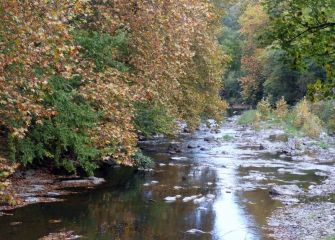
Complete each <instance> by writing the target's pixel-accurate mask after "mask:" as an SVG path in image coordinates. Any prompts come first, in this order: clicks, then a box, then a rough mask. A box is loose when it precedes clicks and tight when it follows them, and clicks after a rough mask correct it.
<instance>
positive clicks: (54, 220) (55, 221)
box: [48, 219, 62, 223]
mask: <svg viewBox="0 0 335 240" xmlns="http://www.w3.org/2000/svg"><path fill="white" fill-rule="evenodd" d="M48 222H49V223H61V222H62V220H60V219H50V220H49V221H48Z"/></svg>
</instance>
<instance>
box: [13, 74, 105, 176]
mask: <svg viewBox="0 0 335 240" xmlns="http://www.w3.org/2000/svg"><path fill="white" fill-rule="evenodd" d="M50 84H51V85H52V88H51V91H50V93H49V94H48V95H47V96H46V97H45V100H44V101H45V105H46V106H49V107H52V108H53V109H55V111H57V112H58V114H57V115H56V116H55V117H53V118H50V119H46V120H44V121H43V122H33V125H32V126H31V130H30V131H29V132H28V133H27V134H26V136H25V138H23V139H16V140H15V148H14V150H15V159H13V160H16V161H19V162H22V163H23V164H24V165H27V164H31V163H33V161H46V160H48V161H49V162H48V164H46V165H49V166H50V165H51V166H56V167H63V168H65V169H66V170H68V171H69V172H75V171H76V168H77V167H81V168H83V169H84V170H85V172H86V173H87V174H90V175H92V174H93V170H94V169H95V168H96V164H95V163H94V161H95V160H96V158H97V157H98V154H99V152H98V150H97V149H95V148H94V147H93V145H92V142H91V140H90V138H89V136H88V130H89V129H92V128H94V127H95V124H96V123H97V121H98V114H97V113H96V112H94V110H93V109H92V108H91V107H90V106H89V105H87V103H85V102H82V99H80V98H76V95H75V92H74V90H73V87H72V86H71V85H70V84H69V83H68V82H67V81H66V80H65V79H62V78H59V77H53V78H52V79H51V80H50Z"/></svg>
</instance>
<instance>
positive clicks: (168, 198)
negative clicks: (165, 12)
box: [164, 196, 177, 202]
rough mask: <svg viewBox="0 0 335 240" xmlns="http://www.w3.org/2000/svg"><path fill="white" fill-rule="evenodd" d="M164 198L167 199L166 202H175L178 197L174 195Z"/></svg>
mask: <svg viewBox="0 0 335 240" xmlns="http://www.w3.org/2000/svg"><path fill="white" fill-rule="evenodd" d="M164 200H165V201H166V202H175V201H176V200H177V198H176V197H175V196H174V197H170V196H169V197H166V198H164Z"/></svg>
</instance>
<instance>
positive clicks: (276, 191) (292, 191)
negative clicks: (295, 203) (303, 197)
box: [269, 185, 304, 196]
mask: <svg viewBox="0 0 335 240" xmlns="http://www.w3.org/2000/svg"><path fill="white" fill-rule="evenodd" d="M269 193H270V194H271V195H288V196H297V195H300V194H302V193H304V191H303V190H301V189H300V188H299V187H298V186H297V185H278V186H273V187H272V188H271V189H270V190H269Z"/></svg>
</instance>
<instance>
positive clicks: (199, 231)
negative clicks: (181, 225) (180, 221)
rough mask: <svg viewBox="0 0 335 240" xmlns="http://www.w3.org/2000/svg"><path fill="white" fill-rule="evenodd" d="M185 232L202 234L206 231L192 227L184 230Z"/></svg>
mask: <svg viewBox="0 0 335 240" xmlns="http://www.w3.org/2000/svg"><path fill="white" fill-rule="evenodd" d="M186 233H188V234H204V233H206V232H204V231H201V230H199V229H195V228H194V229H190V230H188V231H186Z"/></svg>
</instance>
